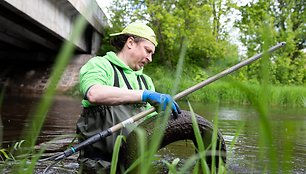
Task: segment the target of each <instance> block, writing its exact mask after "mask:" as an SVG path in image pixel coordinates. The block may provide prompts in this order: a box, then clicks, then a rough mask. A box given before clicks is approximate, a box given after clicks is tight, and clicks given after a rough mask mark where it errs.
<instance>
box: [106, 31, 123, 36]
mask: <svg viewBox="0 0 306 174" xmlns="http://www.w3.org/2000/svg"><path fill="white" fill-rule="evenodd" d="M121 34H123V33H122V32H120V33H113V34H110V35H109V36H118V35H121Z"/></svg>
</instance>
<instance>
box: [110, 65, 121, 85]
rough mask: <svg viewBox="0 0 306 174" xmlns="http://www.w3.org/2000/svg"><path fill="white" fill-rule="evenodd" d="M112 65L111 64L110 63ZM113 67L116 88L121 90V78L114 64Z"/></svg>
mask: <svg viewBox="0 0 306 174" xmlns="http://www.w3.org/2000/svg"><path fill="white" fill-rule="evenodd" d="M110 63H111V62H110ZM111 65H112V67H113V69H114V86H115V87H118V88H119V87H120V85H119V77H118V73H117V70H116V68H115V66H114V64H112V63H111Z"/></svg>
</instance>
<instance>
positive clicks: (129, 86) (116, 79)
mask: <svg viewBox="0 0 306 174" xmlns="http://www.w3.org/2000/svg"><path fill="white" fill-rule="evenodd" d="M110 64H111V65H112V67H113V69H114V86H115V87H118V88H119V87H120V85H119V77H118V73H117V70H116V69H118V70H119V72H120V73H121V76H122V78H123V80H124V82H125V84H126V86H127V87H128V89H133V88H132V87H131V85H130V83H129V81H128V79H127V78H126V76H125V74H124V72H123V69H122V68H121V67H119V66H117V65H115V64H113V63H112V62H110ZM115 66H116V68H115ZM140 79H141V80H142V82H143V84H144V86H145V89H149V88H148V84H147V81H146V79H145V78H144V76H143V75H139V76H137V81H138V85H139V89H140V90H142V85H141V81H140Z"/></svg>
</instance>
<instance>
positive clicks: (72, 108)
mask: <svg viewBox="0 0 306 174" xmlns="http://www.w3.org/2000/svg"><path fill="white" fill-rule="evenodd" d="M38 101H39V97H33V96H5V98H4V101H3V104H2V111H1V116H2V122H3V126H4V127H3V132H2V133H3V142H4V143H9V142H14V141H19V140H20V137H19V136H20V134H21V131H22V128H23V127H24V126H27V125H28V124H29V122H28V121H27V119H26V118H27V117H28V115H29V114H30V113H31V109H33V107H34V106H35V105H36V104H37V102H38ZM180 105H181V107H182V109H186V110H188V107H187V105H186V104H185V103H180ZM192 107H193V110H194V111H195V112H196V113H197V114H199V115H202V116H204V117H205V118H206V119H208V120H211V121H212V122H214V118H215V117H216V116H217V118H218V119H219V125H218V127H219V129H220V131H221V133H222V134H223V138H224V139H225V141H226V144H227V150H228V152H227V155H228V158H227V165H228V168H229V171H233V172H234V173H262V172H263V171H265V168H264V167H265V165H266V164H268V162H269V157H270V153H269V151H267V152H264V153H263V154H260V153H259V152H260V150H259V149H261V148H259V147H260V145H259V140H260V139H261V137H262V136H261V134H260V132H261V130H262V128H260V122H259V115H258V112H257V111H256V110H255V109H254V108H252V107H250V106H232V105H223V106H216V105H203V104H201V103H192ZM269 109H270V111H269V114H268V115H269V120H270V125H271V130H272V137H273V141H272V146H273V147H275V149H276V151H277V156H276V158H277V160H278V162H277V166H278V168H277V169H278V170H279V171H280V172H282V173H283V172H284V173H286V172H288V171H286V168H285V167H286V166H288V167H290V168H293V171H292V170H291V171H290V172H289V173H305V172H306V170H305V169H306V163H305V161H306V108H269ZM80 112H81V105H80V99H77V98H70V97H64V96H56V97H55V99H54V105H53V106H52V108H51V109H50V111H49V113H48V116H47V120H46V121H45V124H44V127H43V130H42V131H41V134H40V136H39V138H38V141H39V142H44V141H48V140H51V139H53V138H54V137H58V136H60V135H65V134H74V133H75V123H76V121H77V119H78V117H79V114H80ZM241 127H242V130H241V132H240V133H239V136H238V137H236V133H237V131H238V130H239V128H241ZM0 135H1V134H0ZM235 137H236V138H237V139H236V143H235V144H234V146H232V147H231V143H232V141H233V140H234V139H235ZM187 146H189V143H187V142H185V141H181V142H178V143H176V144H173V145H170V146H169V147H167V148H166V149H164V150H163V151H165V154H167V153H168V155H175V154H177V156H178V157H179V158H183V157H184V156H188V155H189V154H190V152H191V153H192V151H193V150H191V151H188V150H186V149H188V148H186V147H187ZM260 155H262V157H260ZM286 163H287V165H285V164H286ZM67 166H68V168H69V166H72V168H74V169H75V168H76V167H77V165H76V163H73V162H70V163H67V164H66V167H67Z"/></svg>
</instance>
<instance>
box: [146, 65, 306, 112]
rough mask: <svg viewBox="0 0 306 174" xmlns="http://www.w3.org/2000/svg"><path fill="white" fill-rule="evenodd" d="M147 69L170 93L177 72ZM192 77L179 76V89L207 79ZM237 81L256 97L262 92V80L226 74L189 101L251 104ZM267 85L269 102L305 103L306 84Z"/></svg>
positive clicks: (155, 68)
mask: <svg viewBox="0 0 306 174" xmlns="http://www.w3.org/2000/svg"><path fill="white" fill-rule="evenodd" d="M189 68H190V67H189ZM153 71H154V73H153ZM203 71H204V70H203ZM238 71H239V70H238ZM146 72H147V73H148V74H150V75H151V78H152V79H153V82H154V84H155V88H156V90H157V91H159V92H163V93H171V85H172V84H173V74H174V72H172V71H171V70H170V69H169V68H166V67H149V68H148V69H146ZM187 73H188V72H187ZM192 77H193V74H184V75H183V76H182V77H181V78H180V80H181V82H180V85H179V91H183V90H185V89H187V88H189V87H190V86H193V85H195V84H197V83H199V82H200V80H205V78H200V79H197V80H194V79H192ZM206 78H207V77H206ZM237 84H241V85H244V86H246V87H247V88H248V89H250V91H252V92H253V93H254V95H255V96H256V97H257V98H258V97H261V96H260V95H259V93H260V90H261V89H262V86H261V85H260V84H253V83H248V82H239V81H236V80H234V79H232V78H230V77H227V78H225V79H220V80H219V81H217V82H214V83H212V84H210V85H208V86H206V87H204V88H202V89H200V90H198V91H196V92H194V93H193V94H191V95H189V96H188V97H187V98H188V99H189V100H190V101H199V102H202V103H230V104H252V103H251V102H252V101H250V100H249V99H248V96H247V94H246V93H245V92H243V91H241V89H240V88H239V87H238V86H239V85H237ZM268 87H269V89H270V91H271V92H270V97H269V98H268V101H267V104H268V105H269V106H288V107H305V105H306V104H305V103H306V87H305V86H280V85H278V86H276V85H268Z"/></svg>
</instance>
